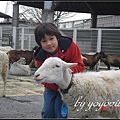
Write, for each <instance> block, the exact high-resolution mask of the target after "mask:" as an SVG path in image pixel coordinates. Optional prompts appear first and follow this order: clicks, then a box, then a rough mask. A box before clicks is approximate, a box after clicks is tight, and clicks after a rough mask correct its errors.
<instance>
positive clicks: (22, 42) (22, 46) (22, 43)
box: [21, 27, 25, 49]
mask: <svg viewBox="0 0 120 120" xmlns="http://www.w3.org/2000/svg"><path fill="white" fill-rule="evenodd" d="M24 30H25V29H24V27H23V28H22V35H21V49H24Z"/></svg>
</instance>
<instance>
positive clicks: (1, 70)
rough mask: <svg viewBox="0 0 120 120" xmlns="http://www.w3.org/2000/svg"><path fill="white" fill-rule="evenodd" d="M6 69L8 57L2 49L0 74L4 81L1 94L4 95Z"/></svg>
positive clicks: (7, 67)
mask: <svg viewBox="0 0 120 120" xmlns="http://www.w3.org/2000/svg"><path fill="white" fill-rule="evenodd" d="M8 69H9V58H8V56H7V54H6V53H5V52H4V51H0V74H1V76H2V79H3V82H4V90H3V95H2V96H5V92H6V83H7V75H8Z"/></svg>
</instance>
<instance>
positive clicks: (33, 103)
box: [0, 75, 44, 118]
mask: <svg viewBox="0 0 120 120" xmlns="http://www.w3.org/2000/svg"><path fill="white" fill-rule="evenodd" d="M43 90H44V88H43V86H42V85H41V84H38V83H37V82H36V81H35V80H33V75H32V76H13V75H8V79H7V87H6V97H2V96H1V95H2V92H3V81H2V80H0V118H41V110H42V106H43V96H42V93H43Z"/></svg>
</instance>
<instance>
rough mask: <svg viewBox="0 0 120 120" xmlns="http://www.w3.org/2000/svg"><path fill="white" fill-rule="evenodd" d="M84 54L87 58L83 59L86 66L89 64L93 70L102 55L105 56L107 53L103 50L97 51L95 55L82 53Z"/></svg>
mask: <svg viewBox="0 0 120 120" xmlns="http://www.w3.org/2000/svg"><path fill="white" fill-rule="evenodd" d="M82 56H83V57H86V58H87V60H85V59H83V62H84V64H85V66H89V68H90V70H93V69H94V67H95V65H96V64H97V62H98V61H99V60H100V59H101V57H105V54H104V52H102V51H101V52H97V53H95V54H94V55H89V54H82Z"/></svg>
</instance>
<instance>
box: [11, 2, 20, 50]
mask: <svg viewBox="0 0 120 120" xmlns="http://www.w3.org/2000/svg"><path fill="white" fill-rule="evenodd" d="M12 26H13V27H14V30H13V31H15V29H16V34H14V35H16V36H13V41H14V43H13V44H14V49H19V30H18V29H17V28H18V26H19V5H18V4H17V1H15V2H14V4H13V20H12Z"/></svg>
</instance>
